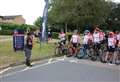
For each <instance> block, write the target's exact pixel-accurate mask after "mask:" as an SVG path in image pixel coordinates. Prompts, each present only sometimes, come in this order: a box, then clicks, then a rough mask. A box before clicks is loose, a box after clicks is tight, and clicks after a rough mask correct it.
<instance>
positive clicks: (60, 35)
mask: <svg viewBox="0 0 120 82" xmlns="http://www.w3.org/2000/svg"><path fill="white" fill-rule="evenodd" d="M59 39H60V41H64V40H65V33H60V34H59Z"/></svg>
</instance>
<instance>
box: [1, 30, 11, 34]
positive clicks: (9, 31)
mask: <svg viewBox="0 0 120 82" xmlns="http://www.w3.org/2000/svg"><path fill="white" fill-rule="evenodd" d="M12 34H13V31H12V30H1V31H0V35H12Z"/></svg>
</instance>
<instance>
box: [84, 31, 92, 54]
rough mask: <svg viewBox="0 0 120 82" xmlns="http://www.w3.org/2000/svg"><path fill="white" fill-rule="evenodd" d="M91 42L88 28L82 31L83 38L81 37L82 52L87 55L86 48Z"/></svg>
mask: <svg viewBox="0 0 120 82" xmlns="http://www.w3.org/2000/svg"><path fill="white" fill-rule="evenodd" d="M92 44H93V35H92V34H91V33H90V31H89V30H86V31H85V32H84V39H83V46H84V53H85V55H87V49H89V48H90V47H91V45H92Z"/></svg>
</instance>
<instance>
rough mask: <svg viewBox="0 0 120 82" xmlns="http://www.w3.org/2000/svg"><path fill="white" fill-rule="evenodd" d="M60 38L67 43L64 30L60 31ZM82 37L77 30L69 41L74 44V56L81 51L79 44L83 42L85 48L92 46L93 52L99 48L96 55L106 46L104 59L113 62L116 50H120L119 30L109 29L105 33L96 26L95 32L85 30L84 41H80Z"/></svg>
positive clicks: (63, 42)
mask: <svg viewBox="0 0 120 82" xmlns="http://www.w3.org/2000/svg"><path fill="white" fill-rule="evenodd" d="M59 39H60V43H62V45H65V44H66V34H65V33H64V32H63V31H61V32H60V33H59ZM80 39H82V37H81V36H80V35H79V33H78V31H77V30H75V31H74V33H73V35H72V36H71V39H70V41H69V43H70V44H71V45H72V51H74V53H73V52H72V55H73V56H76V54H77V53H78V51H79V50H78V49H79V48H78V46H79V45H81V44H83V47H84V50H89V49H90V48H91V47H92V48H93V49H94V50H93V52H95V50H98V51H97V53H96V56H99V55H100V52H99V50H100V49H101V47H103V46H105V47H106V54H105V58H104V61H105V62H110V63H112V60H113V55H114V52H115V50H116V49H118V48H119V50H120V32H119V31H115V32H113V31H109V32H106V33H105V32H103V31H102V30H101V29H100V28H98V27H96V28H95V29H94V31H93V32H91V31H89V30H85V31H84V34H83V41H82V43H81V42H80ZM119 50H118V51H119ZM102 54H103V53H102ZM119 54H120V53H119Z"/></svg>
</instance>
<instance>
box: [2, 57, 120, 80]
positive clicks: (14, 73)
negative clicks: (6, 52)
mask: <svg viewBox="0 0 120 82" xmlns="http://www.w3.org/2000/svg"><path fill="white" fill-rule="evenodd" d="M0 82H120V66H116V65H108V64H102V63H100V62H92V61H89V60H78V59H75V58H66V57H63V58H56V59H50V60H45V61H40V62H37V63H34V66H33V67H30V68H29V67H25V66H24V65H22V66H18V67H11V68H9V69H8V70H6V71H4V72H3V73H2V74H1V75H0Z"/></svg>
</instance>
